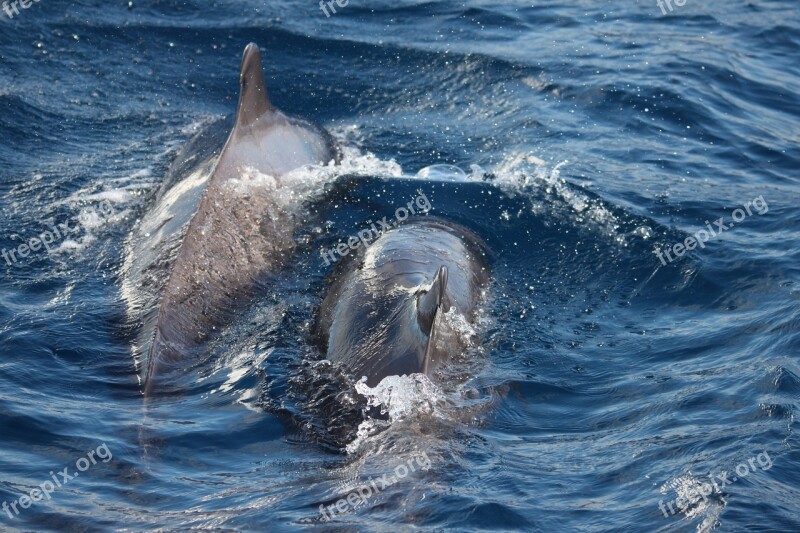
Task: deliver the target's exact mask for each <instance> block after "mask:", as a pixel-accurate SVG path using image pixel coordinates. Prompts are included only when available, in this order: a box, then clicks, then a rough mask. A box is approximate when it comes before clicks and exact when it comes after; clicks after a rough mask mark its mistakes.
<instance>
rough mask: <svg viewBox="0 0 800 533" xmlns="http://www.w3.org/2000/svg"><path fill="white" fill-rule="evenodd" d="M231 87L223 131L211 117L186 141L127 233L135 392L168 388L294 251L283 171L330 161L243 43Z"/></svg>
mask: <svg viewBox="0 0 800 533" xmlns="http://www.w3.org/2000/svg"><path fill="white" fill-rule="evenodd" d="M240 86H241V93H240V96H239V104H238V109H237V112H236V120H235V124H234V126H233V129H232V130H231V131H230V133H229V135H227V141H225V138H224V137H223V135H224V131H225V130H223V129H222V127H221V126H220V125H219V124H217V125H215V126H213V127H211V128H209V129H207V130H206V131H204V132H203V133H202V134H200V135H199V136H198V137H197V138H195V139H194V140H192V141H191V142H190V143H189V144H188V145H187V147H186V148H185V149H184V150H183V152H181V153H180V154H179V156H178V158H177V160H176V161H175V163H173V165H172V167H171V169H170V171H169V173H168V175H167V177H166V179H165V182H164V186H163V187H162V189H161V190H160V191H159V193H158V194H157V195H156V198H155V201H154V203H153V205H152V206H151V208H150V209H149V210H148V212H147V213H146V214H145V215H144V216H143V217H142V219H141V220H140V221H139V224H138V226H137V227H136V228H135V229H134V231H133V233H132V235H131V237H130V238H129V241H128V246H127V248H128V254H127V258H126V261H125V266H124V268H123V283H122V292H123V296H124V297H125V299H126V301H127V303H128V311H129V313H128V314H129V318H130V319H131V321H132V323H133V324H135V325H136V326H137V327H138V328H139V331H140V334H139V336H138V339H137V340H136V341H135V344H134V347H133V352H134V358H135V360H136V361H137V363H138V366H139V370H140V381H141V383H142V385H143V388H144V393H145V396H150V395H151V394H153V393H154V392H156V391H164V390H169V388H170V387H169V384H170V382H171V381H172V380H174V378H176V377H177V376H178V375H179V373H180V372H185V370H186V368H187V367H189V366H191V364H192V363H193V362H195V361H196V358H197V357H199V356H200V354H201V353H202V352H203V347H204V345H205V343H206V342H207V340H209V339H211V338H212V337H213V336H214V335H215V334H216V333H217V332H218V331H219V330H220V329H221V328H223V327H225V326H226V325H228V324H229V323H230V321H231V318H232V317H233V315H234V314H235V312H236V311H237V310H241V308H242V307H243V306H245V305H247V304H248V303H250V302H251V301H252V297H253V294H254V292H255V291H256V289H257V288H258V287H259V285H260V284H261V283H262V282H263V281H264V280H265V278H266V277H268V275H269V273H270V272H273V271H275V270H276V269H278V268H280V267H281V266H282V265H283V264H284V263H285V259H286V258H287V257H288V256H289V255H290V253H291V252H292V249H293V247H294V240H293V231H294V228H295V225H294V223H293V217H294V215H293V213H294V210H295V208H296V207H297V201H295V203H292V200H291V198H293V197H294V195H293V194H292V193H291V191H287V190H286V188H287V187H288V186H287V185H286V183H285V182H284V181H283V180H282V177H284V176H286V174H287V173H289V172H291V171H292V170H295V169H298V168H300V167H303V166H304V165H313V164H325V163H329V162H330V161H332V160H335V161H336V160H338V152H337V150H336V148H335V147H334V144H333V142H332V138H331V137H330V135H329V134H328V133H327V132H325V131H324V130H323V129H321V128H319V127H317V126H315V125H313V124H311V123H310V122H306V121H304V120H301V119H298V118H293V117H290V116H287V115H285V114H284V113H282V112H280V111H279V110H277V109H275V108H274V107H273V106H272V104H271V103H270V100H269V97H268V95H267V89H266V86H265V83H264V74H263V70H262V65H261V56H260V53H259V50H258V47H257V46H256V45H255V44H252V43H251V44H249V45H247V47H246V48H245V50H244V56H243V59H242V67H241V75H240ZM223 141H224V146H223V145H222V143H223Z"/></svg>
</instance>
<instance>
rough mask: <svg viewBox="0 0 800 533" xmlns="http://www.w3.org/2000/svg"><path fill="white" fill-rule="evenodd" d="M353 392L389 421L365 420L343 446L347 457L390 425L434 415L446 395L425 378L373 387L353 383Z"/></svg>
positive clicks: (391, 380) (398, 378) (408, 378)
mask: <svg viewBox="0 0 800 533" xmlns="http://www.w3.org/2000/svg"><path fill="white" fill-rule="evenodd" d="M355 388H356V392H358V394H360V395H361V396H364V397H365V398H366V399H367V406H369V407H377V408H379V409H380V412H381V414H382V415H387V416H388V417H389V420H388V421H385V420H375V419H372V418H368V419H367V420H365V421H363V422H361V424H360V425H359V426H358V431H357V433H356V438H355V440H353V442H351V443H350V444H348V445H347V446H346V448H345V449H346V450H347V453H350V454H352V453H355V451H356V450H358V449H359V447H360V446H361V444H362V443H363V442H364V441H365V440H367V439H368V438H369V437H371V436H372V435H374V434H376V433H377V432H379V431H380V430H382V429H385V428H386V427H388V426H390V425H392V424H393V423H395V422H397V421H399V420H403V419H405V418H408V417H411V416H415V415H418V414H434V413H436V412H437V405H440V404H442V403H443V402H444V401H445V395H444V393H443V392H442V391H441V389H439V387H437V386H436V384H434V383H433V382H432V381H431V380H430V379H429V378H428V376H426V375H425V374H411V375H409V376H387V377H385V378H383V380H382V381H381V382H380V383H378V384H377V385H376V386H375V387H370V386H368V385H367V383H366V378H362V379H361V381H359V382H358V383H356V386H355Z"/></svg>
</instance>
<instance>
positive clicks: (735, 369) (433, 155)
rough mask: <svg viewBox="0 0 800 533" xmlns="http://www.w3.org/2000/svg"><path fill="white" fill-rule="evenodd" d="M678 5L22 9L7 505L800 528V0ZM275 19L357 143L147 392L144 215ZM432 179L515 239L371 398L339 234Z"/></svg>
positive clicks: (306, 88) (555, 527)
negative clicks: (280, 246)
mask: <svg viewBox="0 0 800 533" xmlns="http://www.w3.org/2000/svg"><path fill="white" fill-rule="evenodd" d="M663 2H664V3H663V4H662V5H663V6H664V7H663V9H662V7H659V4H658V3H657V2H656V0H652V1H650V0H647V1H644V0H639V1H637V0H609V1H604V0H592V1H588V0H577V1H573V2H557V1H542V2H521V1H506V2H486V1H482V0H469V1H462V2H432V1H428V2H423V1H410V0H394V1H388V0H380V1H377V0H370V1H367V0H363V1H362V0H350V1H349V2H348V3H347V5H346V6H345V7H336V13H335V14H334V13H329V15H330V16H326V14H325V13H324V12H323V10H322V9H321V8H320V6H319V5H317V4H316V3H315V2H313V1H312V2H300V1H297V0H285V1H281V2H265V1H253V0H240V1H236V2H234V1H231V0H218V1H216V2H199V1H187V2H183V1H181V2H177V1H161V2H150V1H142V0H133V1H131V2H125V1H121V2H110V3H109V2H99V1H96V0H95V1H78V2H63V1H58V0H41V1H37V2H34V3H31V5H30V6H29V7H28V8H24V7H22V6H21V5H19V4H17V11H18V13H16V14H13V17H11V18H9V17H8V16H7V15H6V14H5V13H4V12H2V11H0V82H2V83H1V84H0V253H2V254H3V256H2V259H0V502H2V504H4V505H5V506H4V507H3V508H2V511H1V512H0V530H2V531H74V532H84V531H86V532H89V531H153V530H157V531H189V530H208V531H296V530H303V529H310V530H320V531H406V530H421V531H489V530H491V531H710V530H719V531H753V530H758V531H798V530H800V508H799V507H798V502H800V451H798V446H800V440H798V436H797V434H796V433H795V432H796V431H797V412H798V409H799V408H800V363H799V362H798V356H800V318H799V317H800V285H799V284H798V282H799V280H798V274H799V273H800V270H799V269H798V264H800V253H799V252H798V243H800V210H798V206H800V183H799V178H798V174H797V173H798V168H799V167H800V151H799V150H798V143H800V95H799V93H800V91H799V89H800V66H798V65H799V64H798V62H797V57H798V56H799V55H800V5H798V4H797V2H795V1H791V0H751V1H747V2H745V1H740V0H735V1H722V0H707V1H702V2H701V1H699V0H686V2H684V5H682V6H679V5H677V2H676V0H671V2H669V3H667V0H663ZM668 6H671V7H668ZM11 12H12V13H14V12H13V10H12V11H11ZM251 41H252V42H256V43H258V44H259V45H260V47H261V51H262V57H263V59H264V63H265V69H266V79H267V84H268V86H269V89H270V94H271V98H272V101H273V102H274V103H275V105H277V106H278V107H280V108H281V109H283V110H284V111H286V112H288V113H292V114H296V115H300V116H303V117H306V118H309V119H311V120H314V121H315V122H317V123H319V124H321V125H323V126H324V127H326V128H327V129H329V130H330V131H331V132H332V133H333V134H334V136H335V137H336V139H337V140H338V141H339V142H340V144H341V145H342V147H343V150H344V154H345V156H344V160H343V163H342V165H341V166H340V167H338V168H335V169H330V168H315V169H307V171H306V173H305V174H304V175H303V177H302V180H303V183H304V184H305V187H304V189H303V191H304V192H303V198H302V200H303V203H302V213H301V214H302V216H301V219H302V221H303V223H302V224H300V226H299V227H298V230H297V232H296V241H297V243H298V247H297V248H298V251H297V254H296V256H295V257H294V258H293V260H292V264H291V265H290V266H289V267H287V268H286V269H284V270H283V271H281V272H279V273H277V274H276V276H275V279H274V280H273V283H272V285H271V286H270V287H269V288H268V289H267V290H265V291H264V292H263V294H257V295H254V302H253V305H252V306H251V307H250V308H248V309H247V310H246V311H244V312H242V313H241V316H240V317H238V318H237V319H236V321H235V322H234V323H233V324H231V325H229V327H227V328H225V330H224V331H223V332H222V334H221V335H220V336H219V337H218V339H216V340H215V341H213V342H212V343H210V345H209V347H208V354H207V357H206V358H204V359H203V360H202V361H199V362H197V364H195V365H193V366H192V367H191V368H189V369H187V386H186V390H185V393H184V394H182V395H179V396H177V397H171V398H167V399H162V400H161V401H157V402H152V403H149V404H146V403H145V401H144V399H143V397H142V393H141V387H140V385H139V383H138V380H137V372H136V367H135V364H134V360H133V358H132V356H131V344H132V342H133V339H134V337H135V334H136V331H135V325H134V326H132V325H131V324H130V323H129V322H128V320H127V317H126V307H125V302H124V300H123V297H122V289H121V284H122V268H123V265H124V261H125V257H126V251H127V248H126V242H127V239H128V236H129V235H130V234H131V232H132V231H133V228H134V227H135V226H136V224H137V220H139V219H140V218H141V216H142V215H143V213H145V212H146V210H147V208H148V206H149V202H150V200H151V199H152V197H153V195H154V194H155V192H156V191H157V190H158V187H159V185H160V183H161V182H162V180H163V179H164V176H165V173H166V169H167V167H168V166H169V164H170V163H171V162H172V160H173V158H174V157H175V155H176V153H177V151H178V150H179V149H180V147H181V146H182V145H184V144H185V143H186V142H187V141H188V140H189V139H191V138H192V137H193V135H194V134H196V133H197V132H199V131H202V130H203V128H206V127H208V126H209V125H211V124H213V123H215V122H216V121H218V120H219V119H221V118H223V117H225V116H226V115H230V114H231V113H232V112H233V110H234V107H235V104H236V100H237V98H238V68H239V62H240V58H241V52H242V50H243V48H244V46H245V45H246V44H247V43H248V42H251ZM420 194H425V197H426V198H428V199H429V201H430V204H431V206H432V209H431V211H430V213H429V214H430V215H433V216H437V217H441V218H445V219H449V220H453V221H456V222H458V223H460V224H463V225H466V226H467V227H469V228H470V229H471V230H472V231H474V232H475V233H477V234H478V235H480V236H481V237H482V238H483V239H484V240H485V241H486V243H487V244H488V245H489V247H490V249H491V250H492V255H493V257H492V284H491V286H490V287H489V289H488V294H487V296H486V298H485V301H484V303H483V305H482V307H481V310H480V320H479V321H478V323H477V324H476V325H474V328H475V329H476V331H474V332H472V333H475V336H476V338H477V339H478V340H477V341H476V342H474V344H473V345H472V346H471V347H470V348H469V350H468V351H467V352H466V353H464V354H461V357H460V358H459V359H458V361H457V362H456V364H455V365H454V367H453V369H452V375H450V376H448V378H446V379H441V380H439V381H438V382H436V383H431V382H428V381H425V380H423V379H420V378H419V377H407V378H397V379H395V380H391V382H389V383H385V384H384V385H385V386H384V387H382V388H380V389H379V390H369V389H366V388H365V387H364V386H363V385H361V384H357V383H355V382H353V381H352V380H351V379H349V377H347V376H342V375H339V374H337V373H336V372H335V371H334V369H332V368H331V367H330V366H329V365H326V364H325V363H323V362H320V355H319V354H318V353H317V352H316V351H315V349H314V347H313V345H312V343H311V342H310V340H309V336H310V331H311V324H312V322H313V317H314V313H315V310H316V308H317V307H318V305H319V303H320V302H321V300H322V298H323V296H324V294H325V288H326V286H327V283H328V282H327V279H328V278H327V276H328V275H329V274H330V272H331V270H332V267H331V266H328V265H326V264H325V263H324V262H323V261H322V260H321V256H320V251H321V250H326V249H329V248H331V247H332V246H334V245H335V244H336V243H337V242H339V241H340V240H342V239H346V238H347V237H348V236H350V235H354V234H356V233H357V232H358V231H359V230H361V229H363V228H366V227H369V225H370V222H371V221H374V220H376V219H381V218H382V217H389V218H391V217H393V216H394V215H395V210H396V208H397V207H399V206H403V205H406V204H407V202H408V201H409V200H411V199H413V198H414V197H417V196H418V195H420ZM415 216H423V215H415ZM425 216H427V215H425ZM722 228H724V229H722ZM45 232H49V233H47V234H46V233H45ZM45 235H47V236H45ZM36 237H41V238H45V239H47V240H48V241H51V242H48V243H47V249H43V248H42V247H41V246H36V248H37V249H36V250H26V249H24V248H23V249H22V250H20V248H19V247H20V246H21V245H23V244H24V243H26V242H28V243H29V242H30V239H31V238H36ZM698 241H701V243H700V245H698ZM676 245H678V246H677V247H676ZM687 247H688V248H692V249H691V250H688V251H686V250H685V248H687ZM656 252H658V253H660V254H661V256H660V257H659V255H658V254H657V253H656ZM10 254H13V255H10ZM462 325H463V326H464V328H467V329H469V328H470V327H472V326H470V325H467V324H462ZM337 402H338V403H337ZM367 402H369V403H370V404H372V405H373V406H375V407H374V408H375V409H383V410H384V411H385V412H386V414H385V417H384V418H380V417H372V416H370V415H369V412H367V414H364V413H362V408H363V407H364V405H365V404H366V403H367ZM332 403H333V405H334V406H338V407H340V408H341V409H333V410H332V409H331V404H332ZM347 406H350V410H349V411H348V410H347V409H346V407H347ZM65 469H66V470H65ZM354 495H355V496H354ZM341 502H344V503H341ZM351 502H353V503H351ZM321 506H322V512H321V511H320V507H321Z"/></svg>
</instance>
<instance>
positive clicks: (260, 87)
mask: <svg viewBox="0 0 800 533" xmlns="http://www.w3.org/2000/svg"><path fill="white" fill-rule="evenodd" d="M239 86H240V90H241V92H240V93H239V107H238V108H237V109H236V128H242V127H247V126H251V125H252V124H253V123H254V122H256V121H257V120H258V119H259V117H261V116H262V115H263V114H264V113H266V112H267V111H269V110H271V109H273V107H272V103H271V102H270V101H269V95H268V94H267V84H266V83H265V82H264V68H263V66H262V65H261V52H259V50H258V45H257V44H255V43H250V44H248V45H247V46H246V47H245V49H244V54H243V55H242V70H241V73H240V74H239Z"/></svg>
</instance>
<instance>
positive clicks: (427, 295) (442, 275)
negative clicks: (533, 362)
mask: <svg viewBox="0 0 800 533" xmlns="http://www.w3.org/2000/svg"><path fill="white" fill-rule="evenodd" d="M446 290H447V267H446V266H444V265H442V266H440V267H439V270H437V271H436V275H435V276H434V277H433V283H432V284H431V288H430V289H428V290H427V291H425V292H423V293H421V294H420V295H419V296H417V320H418V321H419V326H420V328H421V329H422V331H423V332H424V333H425V334H426V335H428V336H429V337H430V336H431V333H432V330H433V321H434V319H435V318H436V313H437V312H438V311H439V308H440V307H443V305H444V294H445V291H446ZM445 311H447V309H445Z"/></svg>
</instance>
